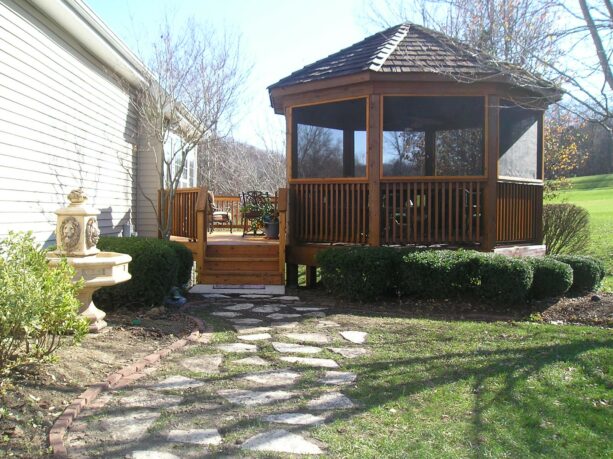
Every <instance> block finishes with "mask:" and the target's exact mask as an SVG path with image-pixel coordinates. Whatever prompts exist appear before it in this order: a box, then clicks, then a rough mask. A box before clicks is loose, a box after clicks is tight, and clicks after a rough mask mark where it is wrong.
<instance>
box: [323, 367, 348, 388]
mask: <svg viewBox="0 0 613 459" xmlns="http://www.w3.org/2000/svg"><path fill="white" fill-rule="evenodd" d="M355 379H356V374H355V373H350V372H348V371H326V374H325V375H324V377H323V378H321V379H319V382H321V383H323V384H329V385H333V386H340V385H343V384H352V383H353V382H354V381H355Z"/></svg>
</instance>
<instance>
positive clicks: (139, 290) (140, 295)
mask: <svg viewBox="0 0 613 459" xmlns="http://www.w3.org/2000/svg"><path fill="white" fill-rule="evenodd" d="M98 248H99V249H100V250H105V251H111V252H120V253H127V254H128V255H130V256H131V257H132V261H131V262H130V264H129V266H128V271H129V272H130V274H131V275H132V279H130V280H129V281H128V282H124V283H121V284H118V285H114V286H112V287H104V288H102V289H100V290H98V291H97V292H96V293H94V302H95V303H96V305H98V306H99V307H100V308H102V309H106V310H112V309H115V308H117V307H120V306H126V307H141V306H144V307H148V306H158V305H160V304H161V303H162V302H163V301H164V297H165V296H166V295H167V294H168V292H169V290H170V289H171V287H173V286H177V285H178V284H179V278H178V273H179V270H180V263H179V259H178V257H177V255H176V252H175V250H173V248H172V247H171V245H170V243H169V242H168V241H164V240H160V239H153V238H142V237H129V238H128V237H126V238H120V237H119V238H118V237H101V238H100V241H99V242H98Z"/></svg>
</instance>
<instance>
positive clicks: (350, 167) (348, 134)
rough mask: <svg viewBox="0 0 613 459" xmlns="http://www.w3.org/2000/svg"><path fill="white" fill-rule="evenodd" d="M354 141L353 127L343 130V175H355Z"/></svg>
mask: <svg viewBox="0 0 613 459" xmlns="http://www.w3.org/2000/svg"><path fill="white" fill-rule="evenodd" d="M354 144H355V141H354V132H353V129H344V130H343V177H354V176H355V145H354Z"/></svg>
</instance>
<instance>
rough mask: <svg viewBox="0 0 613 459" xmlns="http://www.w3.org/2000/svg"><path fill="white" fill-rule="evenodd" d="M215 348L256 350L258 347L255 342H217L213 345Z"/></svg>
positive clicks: (222, 349)
mask: <svg viewBox="0 0 613 459" xmlns="http://www.w3.org/2000/svg"><path fill="white" fill-rule="evenodd" d="M215 348H216V349H219V350H220V351H224V352H257V351H258V347H257V346H256V345H255V344H247V343H229V344H218V345H217V346H215Z"/></svg>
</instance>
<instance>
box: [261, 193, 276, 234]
mask: <svg viewBox="0 0 613 459" xmlns="http://www.w3.org/2000/svg"><path fill="white" fill-rule="evenodd" d="M262 223H263V225H264V234H265V235H266V238H268V239H278V238H279V213H278V212H277V210H276V209H275V206H274V205H273V203H272V202H271V200H270V198H269V199H267V200H266V201H265V203H264V205H263V206H262Z"/></svg>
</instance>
